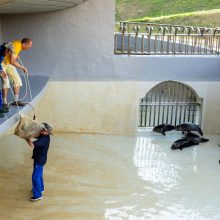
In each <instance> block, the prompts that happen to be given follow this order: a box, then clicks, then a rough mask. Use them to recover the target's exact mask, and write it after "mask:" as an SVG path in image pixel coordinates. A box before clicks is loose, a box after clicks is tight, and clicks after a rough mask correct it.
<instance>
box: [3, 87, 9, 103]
mask: <svg viewBox="0 0 220 220" xmlns="http://www.w3.org/2000/svg"><path fill="white" fill-rule="evenodd" d="M7 97H8V89H2V99H3V104H7Z"/></svg>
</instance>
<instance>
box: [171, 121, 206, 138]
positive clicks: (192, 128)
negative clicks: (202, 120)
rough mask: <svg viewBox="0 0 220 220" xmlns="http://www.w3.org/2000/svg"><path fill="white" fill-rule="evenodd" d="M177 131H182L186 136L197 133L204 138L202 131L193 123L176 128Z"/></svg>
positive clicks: (186, 123)
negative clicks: (190, 132)
mask: <svg viewBox="0 0 220 220" xmlns="http://www.w3.org/2000/svg"><path fill="white" fill-rule="evenodd" d="M175 130H177V131H182V133H183V134H186V133H187V132H189V131H197V132H198V133H199V134H200V135H201V136H203V132H202V129H201V128H200V127H199V126H198V125H196V124H193V123H190V122H185V123H182V124H179V125H177V126H176V129H175Z"/></svg>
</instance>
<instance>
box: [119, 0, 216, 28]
mask: <svg viewBox="0 0 220 220" xmlns="http://www.w3.org/2000/svg"><path fill="white" fill-rule="evenodd" d="M211 9H212V10H211ZM213 9H215V10H213ZM125 20H128V21H144V22H153V23H163V24H179V25H180V24H181V25H192V26H206V27H219V26H220V1H219V0H116V22H117V21H125Z"/></svg>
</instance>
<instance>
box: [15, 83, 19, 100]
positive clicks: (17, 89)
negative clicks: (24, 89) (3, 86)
mask: <svg viewBox="0 0 220 220" xmlns="http://www.w3.org/2000/svg"><path fill="white" fill-rule="evenodd" d="M19 92H20V86H18V87H14V95H15V101H18V96H19Z"/></svg>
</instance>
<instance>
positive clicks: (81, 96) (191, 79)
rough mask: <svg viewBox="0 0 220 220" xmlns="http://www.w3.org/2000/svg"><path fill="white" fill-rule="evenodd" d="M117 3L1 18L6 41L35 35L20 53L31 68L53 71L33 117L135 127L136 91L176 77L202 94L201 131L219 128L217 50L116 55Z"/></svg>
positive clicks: (97, 128)
mask: <svg viewBox="0 0 220 220" xmlns="http://www.w3.org/2000/svg"><path fill="white" fill-rule="evenodd" d="M114 10H115V5H114V1H113V0H112V1H111V0H109V1H106V0H89V1H87V2H85V3H83V4H81V5H79V6H77V7H75V8H71V9H67V10H64V11H58V12H53V13H41V14H29V15H28V14H27V15H13V16H11V15H10V16H4V17H3V18H2V30H3V31H2V36H3V40H4V41H6V40H7V41H8V40H14V39H19V38H22V37H24V36H29V37H31V38H32V39H33V43H34V44H33V48H32V50H31V51H26V52H24V53H23V54H22V56H21V57H22V59H23V60H24V63H25V65H26V66H27V67H28V68H29V70H30V73H31V74H45V75H49V76H50V79H51V81H50V83H49V86H48V90H47V92H46V94H45V96H44V97H43V99H42V100H41V102H40V103H39V104H38V105H37V113H38V119H39V120H42V121H49V122H51V123H52V124H54V127H55V128H56V130H57V131H66V132H71V131H79V132H81V131H83V132H101V133H120V134H135V133H136V130H137V121H138V103H139V99H140V98H141V97H143V96H144V95H145V94H146V93H147V91H148V90H149V89H150V88H151V87H153V86H155V85H156V84H157V83H159V82H161V81H163V80H179V81H184V82H186V83H187V84H189V85H191V86H192V87H193V88H194V89H195V90H196V91H197V92H198V94H199V95H200V96H201V97H202V98H204V113H203V128H204V129H205V132H207V133H211V134H213V133H217V134H220V130H219V131H218V129H217V128H218V127H220V121H218V120H216V118H217V116H218V115H220V100H219V99H217V95H216V94H217V93H219V88H218V87H219V86H218V85H219V82H215V81H219V80H220V74H219V70H220V62H219V57H214V56H213V57H209V56H207V57H204V56H195V57H188V56H187V57H184V56H115V55H113V50H114V41H113V40H114V37H113V33H114ZM213 96H216V99H215V100H214V101H211V99H210V97H213ZM213 106H214V107H215V110H214V109H213ZM210 112H211V114H210Z"/></svg>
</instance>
